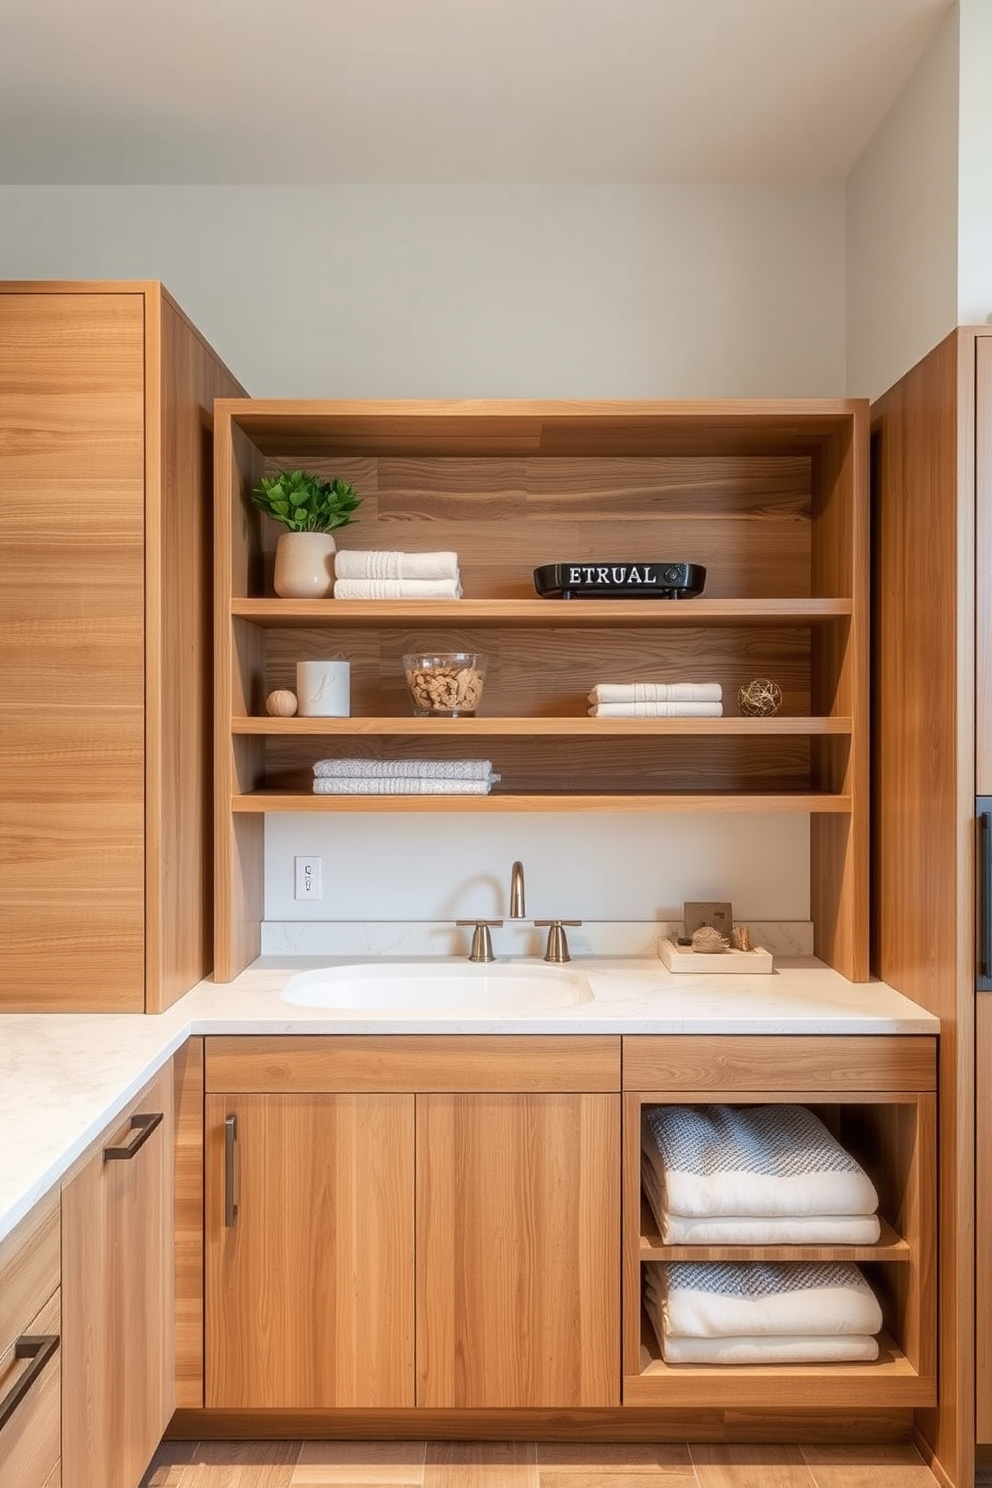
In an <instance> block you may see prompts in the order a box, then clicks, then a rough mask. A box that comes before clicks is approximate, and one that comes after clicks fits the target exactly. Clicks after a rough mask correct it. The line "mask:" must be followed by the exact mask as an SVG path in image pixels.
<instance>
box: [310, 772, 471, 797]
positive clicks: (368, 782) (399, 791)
mask: <svg viewBox="0 0 992 1488" xmlns="http://www.w3.org/2000/svg"><path fill="white" fill-rule="evenodd" d="M498 779H499V776H498V775H490V777H489V778H488V780H450V779H449V780H435V779H431V778H430V777H426V776H424V777H421V778H420V779H416V780H414V779H410V778H409V777H407V778H406V779H403V778H397V777H394V778H392V779H389V778H388V777H383V776H376V775H366V776H360V775H350V776H347V777H340V776H339V777H338V778H337V779H336V780H328V779H326V778H325V779H322V780H315V781H314V783H313V791H314V795H316V796H488V794H489V790H490V787H491V786H492V784H493V782H494V781H497V780H498Z"/></svg>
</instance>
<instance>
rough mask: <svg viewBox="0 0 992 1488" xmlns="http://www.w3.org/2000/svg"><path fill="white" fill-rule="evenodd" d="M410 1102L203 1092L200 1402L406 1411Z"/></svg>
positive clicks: (409, 1389) (409, 1377)
mask: <svg viewBox="0 0 992 1488" xmlns="http://www.w3.org/2000/svg"><path fill="white" fill-rule="evenodd" d="M413 1103H414V1098H413V1096H412V1095H313V1094H300V1095H209V1096H208V1097H207V1101H206V1283H205V1292H206V1392H205V1394H206V1404H207V1405H208V1406H217V1407H226V1408H228V1409H239V1408H240V1409H255V1408H262V1407H272V1408H278V1407H282V1408H286V1409H289V1408H297V1409H304V1408H311V1407H313V1408H319V1407H323V1408H332V1407H335V1406H369V1407H372V1406H379V1407H387V1406H390V1407H396V1406H412V1405H413V1403H414V1389H413V1280H414V1272H413V1238H414V1225H413V1199H414V1193H413V1162H414V1104H413Z"/></svg>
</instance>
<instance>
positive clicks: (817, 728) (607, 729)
mask: <svg viewBox="0 0 992 1488" xmlns="http://www.w3.org/2000/svg"><path fill="white" fill-rule="evenodd" d="M851 727H852V725H851V719H850V718H781V717H776V718H734V717H731V718H589V717H588V716H587V715H580V716H577V717H571V716H567V717H561V718H485V717H484V718H392V717H390V718H355V717H348V718H272V717H268V716H266V717H264V718H262V717H247V718H246V717H241V718H233V719H232V720H231V732H232V733H235V734H255V735H263V736H278V735H284V736H286V737H287V738H292V737H294V736H308V735H318V736H321V737H327V738H340V737H345V738H347V737H348V736H350V735H359V734H368V735H380V736H381V735H387V736H392V737H399V738H403V737H406V738H431V739H445V740H447V741H451V740H452V739H473V738H474V739H489V738H497V737H500V736H502V737H522V738H534V737H555V736H557V737H568V738H570V739H571V738H575V737H576V736H578V737H580V738H581V737H589V738H591V739H603V738H611V739H612V738H623V737H624V736H628V737H631V738H635V739H636V738H643V737H644V736H645V735H647V736H648V737H655V736H657V737H659V738H662V737H664V736H665V735H666V734H669V735H671V734H675V735H684V734H699V735H702V736H703V737H706V736H707V735H727V734H729V735H740V736H741V737H743V738H767V737H775V736H776V735H788V734H793V735H795V734H798V735H810V736H812V735H814V734H841V735H844V734H850V733H851Z"/></svg>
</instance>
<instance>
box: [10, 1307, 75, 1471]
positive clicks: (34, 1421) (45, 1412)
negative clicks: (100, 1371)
mask: <svg viewBox="0 0 992 1488" xmlns="http://www.w3.org/2000/svg"><path fill="white" fill-rule="evenodd" d="M60 1296H61V1294H60V1293H59V1291H58V1290H56V1291H55V1292H54V1294H53V1295H52V1296H51V1297H50V1298H49V1300H48V1301H47V1302H46V1303H45V1305H44V1306H43V1307H42V1308H41V1310H40V1311H39V1312H38V1313H37V1314H35V1315H29V1316H27V1317H25V1318H23V1319H22V1327H21V1328H20V1329H19V1332H23V1333H27V1334H34V1335H39V1334H41V1335H46V1334H52V1333H54V1334H56V1335H58V1334H59V1333H60V1332H61V1314H60ZM61 1353H62V1351H61V1349H56V1351H55V1354H54V1356H53V1357H52V1358H51V1359H50V1360H49V1361H48V1363H47V1364H46V1365H45V1369H44V1372H43V1373H42V1374H41V1376H40V1377H39V1378H38V1379H37V1380H36V1382H35V1383H34V1384H33V1385H32V1387H31V1389H30V1391H29V1393H28V1394H27V1395H25V1396H24V1397H23V1398H22V1400H21V1403H20V1404H19V1405H18V1407H17V1409H16V1410H15V1411H14V1414H13V1416H12V1417H11V1418H10V1420H9V1421H8V1422H7V1424H6V1426H5V1427H4V1429H3V1431H2V1432H0V1488H42V1485H43V1484H45V1483H46V1482H47V1479H48V1477H49V1474H50V1473H52V1472H54V1471H55V1469H56V1467H57V1464H58V1458H59V1445H60V1423H61V1384H62V1381H61V1374H62V1358H61ZM26 1367H27V1366H26V1364H25V1361H24V1360H23V1359H16V1360H15V1358H14V1350H13V1344H11V1345H10V1347H2V1348H0V1395H5V1394H6V1392H7V1390H8V1389H10V1388H11V1386H12V1385H13V1383H14V1381H15V1380H16V1379H18V1378H19V1377H20V1376H21V1375H23V1373H24V1370H25V1368H26Z"/></svg>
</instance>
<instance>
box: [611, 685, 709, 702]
mask: <svg viewBox="0 0 992 1488" xmlns="http://www.w3.org/2000/svg"><path fill="white" fill-rule="evenodd" d="M722 700H723V688H722V687H721V686H720V684H719V682H597V683H596V686H595V687H594V688H593V690H592V692H590V694H589V701H590V702H591V703H719V702H721V701H722Z"/></svg>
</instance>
